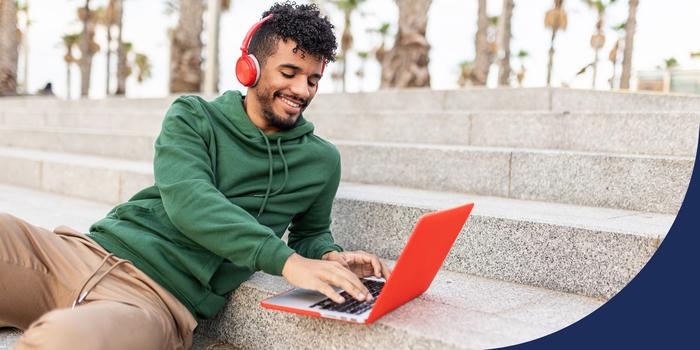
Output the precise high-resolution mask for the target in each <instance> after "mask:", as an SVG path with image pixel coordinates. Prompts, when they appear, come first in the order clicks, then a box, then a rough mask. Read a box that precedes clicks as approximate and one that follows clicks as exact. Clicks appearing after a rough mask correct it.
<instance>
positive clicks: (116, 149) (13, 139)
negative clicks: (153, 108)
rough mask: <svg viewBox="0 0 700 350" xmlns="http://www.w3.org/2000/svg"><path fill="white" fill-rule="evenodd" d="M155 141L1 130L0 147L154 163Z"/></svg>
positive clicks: (135, 137) (87, 134)
mask: <svg viewBox="0 0 700 350" xmlns="http://www.w3.org/2000/svg"><path fill="white" fill-rule="evenodd" d="M153 142H154V137H152V136H136V135H115V134H93V133H64V132H52V131H29V130H12V129H10V130H7V129H0V146H6V147H19V148H28V149H36V150H43V151H53V152H62V153H79V154H90V155H97V156H104V157H113V158H122V159H130V160H141V161H149V162H150V161H153V154H154V148H153Z"/></svg>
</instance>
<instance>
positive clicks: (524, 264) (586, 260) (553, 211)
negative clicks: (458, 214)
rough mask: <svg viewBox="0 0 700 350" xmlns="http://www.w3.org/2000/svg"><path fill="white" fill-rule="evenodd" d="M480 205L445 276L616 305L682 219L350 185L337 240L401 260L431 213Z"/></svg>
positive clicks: (336, 212)
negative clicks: (412, 235)
mask: <svg viewBox="0 0 700 350" xmlns="http://www.w3.org/2000/svg"><path fill="white" fill-rule="evenodd" d="M468 202H473V203H475V208H474V211H473V212H472V215H471V218H470V219H469V222H468V224H467V225H466V226H465V227H464V229H463V230H462V233H461V234H460V236H459V237H458V239H457V241H456V242H455V245H454V246H453V248H452V251H451V252H450V255H449V256H448V257H447V260H446V262H445V265H444V268H445V269H448V270H451V271H456V272H462V273H469V274H473V275H478V276H483V277H488V278H494V279H499V280H504V281H510V282H517V283H521V284H528V285H534V286H540V287H544V288H547V289H552V290H559V291H565V292H571V293H577V294H581V295H587V296H594V297H600V298H610V297H612V296H613V295H615V294H616V293H617V292H618V291H619V290H620V289H622V287H624V286H625V285H626V284H627V283H628V282H629V281H630V280H631V279H632V278H633V277H634V276H635V275H636V274H637V273H638V272H639V270H640V269H641V268H642V267H643V266H644V265H645V264H646V262H647V261H648V260H649V259H650V258H651V256H652V255H653V254H654V252H655V251H656V249H657V248H658V245H659V244H660V243H661V241H662V240H663V238H664V237H665V235H666V233H667V232H668V230H669V229H670V227H671V225H672V223H673V220H674V219H675V217H674V216H673V215H663V214H651V213H641V212H633V211H626V210H613V209H604V208H592V207H581V206H573V205H566V204H556V203H545V202H532V201H522V200H512V199H503V198H496V197H483V196H476V195H470V194H461V193H441V192H430V191H421V190H414V189H406V188H396V187H384V186H371V185H361V184H352V183H343V184H342V186H341V188H340V190H339V191H338V195H337V197H336V201H335V204H334V207H333V208H334V209H333V220H334V221H333V222H334V223H333V234H334V237H335V239H336V240H337V241H338V242H339V244H341V246H343V247H346V248H347V249H362V250H370V251H374V252H376V253H377V254H379V255H380V256H383V257H387V258H391V259H396V258H398V256H399V254H400V253H401V250H402V249H403V246H404V245H405V243H406V241H407V239H408V235H409V234H410V232H411V231H412V229H413V226H414V225H415V222H416V221H417V219H418V218H419V217H420V216H421V215H422V214H424V213H426V212H429V211H434V210H439V209H445V208H448V207H451V206H456V205H459V204H464V203H468Z"/></svg>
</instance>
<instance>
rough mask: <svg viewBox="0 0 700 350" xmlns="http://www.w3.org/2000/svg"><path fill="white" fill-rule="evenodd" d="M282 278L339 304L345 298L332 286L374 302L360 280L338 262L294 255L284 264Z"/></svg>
mask: <svg viewBox="0 0 700 350" xmlns="http://www.w3.org/2000/svg"><path fill="white" fill-rule="evenodd" d="M282 276H284V278H286V279H287V281H288V282H289V283H290V284H292V285H294V286H296V287H300V288H304V289H312V290H316V291H319V292H321V293H323V294H324V295H326V296H327V297H329V298H331V300H333V301H334V302H336V303H339V304H340V303H344V302H345V298H343V297H342V296H340V294H338V292H336V291H335V289H333V287H332V286H336V287H339V288H342V289H344V290H345V291H347V292H348V293H350V295H352V296H353V298H355V299H357V300H359V301H365V300H372V294H370V292H369V291H368V290H367V287H365V285H364V284H362V282H361V281H360V279H359V278H357V276H355V274H353V273H352V272H351V271H350V270H348V269H347V268H346V267H343V265H342V264H341V263H339V262H337V261H323V260H315V259H307V258H304V257H302V256H301V255H299V254H296V253H294V254H292V255H290V256H289V258H288V259H287V262H285V263H284V267H283V268H282Z"/></svg>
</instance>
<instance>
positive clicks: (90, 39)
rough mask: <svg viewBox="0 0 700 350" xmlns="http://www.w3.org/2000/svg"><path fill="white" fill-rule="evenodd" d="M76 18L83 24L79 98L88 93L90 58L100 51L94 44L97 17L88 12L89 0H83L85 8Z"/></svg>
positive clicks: (90, 11) (93, 13) (82, 8)
mask: <svg viewBox="0 0 700 350" xmlns="http://www.w3.org/2000/svg"><path fill="white" fill-rule="evenodd" d="M78 18H79V19H80V21H81V22H83V32H82V35H81V39H80V62H79V63H78V65H79V66H80V96H81V97H87V96H88V93H89V91H90V73H91V70H92V57H93V56H94V55H95V53H97V52H98V51H100V46H99V45H97V43H96V42H95V26H96V25H97V15H96V13H95V12H94V11H92V10H90V0H85V6H83V7H81V8H79V9H78Z"/></svg>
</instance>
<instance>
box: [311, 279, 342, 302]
mask: <svg viewBox="0 0 700 350" xmlns="http://www.w3.org/2000/svg"><path fill="white" fill-rule="evenodd" d="M319 283H320V285H319V286H318V287H317V288H316V290H318V291H319V292H321V293H323V295H325V296H327V297H329V298H331V300H333V301H334V302H336V303H338V304H342V303H344V302H345V298H343V296H341V295H340V294H338V292H336V291H335V289H333V287H331V286H330V285H328V284H326V283H323V282H319Z"/></svg>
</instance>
